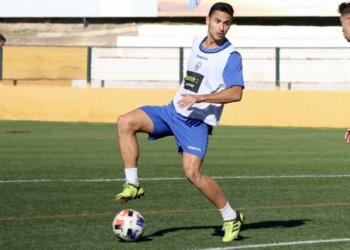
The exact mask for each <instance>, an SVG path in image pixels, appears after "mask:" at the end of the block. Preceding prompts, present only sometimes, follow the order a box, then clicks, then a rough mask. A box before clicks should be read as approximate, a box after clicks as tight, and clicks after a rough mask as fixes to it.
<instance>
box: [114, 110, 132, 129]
mask: <svg viewBox="0 0 350 250" xmlns="http://www.w3.org/2000/svg"><path fill="white" fill-rule="evenodd" d="M117 129H118V133H125V132H127V131H131V130H132V123H131V121H130V119H129V118H128V115H127V114H125V115H121V116H119V117H118V120H117Z"/></svg>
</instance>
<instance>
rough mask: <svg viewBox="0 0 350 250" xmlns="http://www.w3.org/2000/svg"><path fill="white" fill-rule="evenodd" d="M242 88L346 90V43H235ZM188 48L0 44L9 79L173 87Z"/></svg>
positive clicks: (3, 73)
mask: <svg viewBox="0 0 350 250" xmlns="http://www.w3.org/2000/svg"><path fill="white" fill-rule="evenodd" d="M237 50H238V51H239V52H240V54H241V55H242V58H243V75H244V80H245V85H246V89H275V88H276V87H277V88H279V89H281V90H350V70H349V68H350V49H348V48H237ZM190 52H191V49H190V48H182V47H181V48H135V47H132V48H130V47H128V48H126V47H17V46H16V47H14V46H13V47H12V46H5V47H4V48H3V49H2V50H0V81H1V80H2V84H9V85H38V84H39V85H48V86H50V85H55V86H57V85H60V86H69V87H85V86H87V85H88V84H91V86H92V87H96V88H101V87H102V88H177V87H178V85H179V84H180V83H181V81H182V79H183V77H184V75H185V72H186V63H187V59H188V57H189V55H190Z"/></svg>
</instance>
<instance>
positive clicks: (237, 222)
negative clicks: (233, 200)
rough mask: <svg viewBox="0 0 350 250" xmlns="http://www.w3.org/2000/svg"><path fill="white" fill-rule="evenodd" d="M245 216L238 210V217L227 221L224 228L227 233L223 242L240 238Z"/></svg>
mask: <svg viewBox="0 0 350 250" xmlns="http://www.w3.org/2000/svg"><path fill="white" fill-rule="evenodd" d="M243 220H244V216H243V214H241V213H240V212H238V211H237V217H236V219H234V220H231V221H225V222H224V225H223V227H222V230H223V231H225V235H224V237H223V238H222V241H223V242H230V241H233V240H235V239H237V238H238V234H239V230H240V229H241V226H242V224H243Z"/></svg>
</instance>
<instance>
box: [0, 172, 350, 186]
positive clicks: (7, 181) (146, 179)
mask: <svg viewBox="0 0 350 250" xmlns="http://www.w3.org/2000/svg"><path fill="white" fill-rule="evenodd" d="M212 177H213V178H214V179H282V178H294V179H299V178H349V177H350V174H345V175H280V176H274V175H268V176H212ZM139 180H140V181H177V180H186V178H184V177H172V178H167V177H165V178H139ZM114 181H122V182H124V181H125V179H124V178H123V179H90V180H52V179H38V180H0V184H4V183H28V182H114Z"/></svg>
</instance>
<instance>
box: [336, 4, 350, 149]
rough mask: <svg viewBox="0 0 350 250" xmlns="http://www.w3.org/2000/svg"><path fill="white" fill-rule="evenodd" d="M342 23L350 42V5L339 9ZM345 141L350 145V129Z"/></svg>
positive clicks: (344, 33) (342, 5) (344, 5)
mask: <svg viewBox="0 0 350 250" xmlns="http://www.w3.org/2000/svg"><path fill="white" fill-rule="evenodd" d="M338 12H339V14H340V22H341V26H342V27H343V35H344V37H345V39H346V40H347V41H348V42H350V3H345V2H344V3H341V4H340V5H339V7H338ZM344 139H345V140H346V142H347V143H350V128H349V129H348V130H347V131H346V133H345V137H344Z"/></svg>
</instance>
